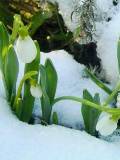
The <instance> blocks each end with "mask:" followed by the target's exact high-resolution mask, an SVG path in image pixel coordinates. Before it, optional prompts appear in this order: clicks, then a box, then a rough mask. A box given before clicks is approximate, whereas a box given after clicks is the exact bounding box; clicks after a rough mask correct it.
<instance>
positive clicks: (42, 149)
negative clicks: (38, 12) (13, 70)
mask: <svg viewBox="0 0 120 160" xmlns="http://www.w3.org/2000/svg"><path fill="white" fill-rule="evenodd" d="M50 1H52V2H55V1H57V2H58V3H59V7H60V13H61V14H62V16H63V18H64V20H65V23H66V25H67V26H68V28H69V29H70V30H72V31H73V30H74V29H75V28H76V27H77V24H78V23H77V20H76V19H75V20H73V21H71V18H70V15H71V13H72V11H73V10H74V6H75V4H76V3H77V1H78V0H76V3H74V2H75V1H74V0H50ZM96 4H97V11H98V15H99V16H100V19H99V18H98V19H97V20H96V41H97V44H98V55H99V57H100V58H101V62H102V68H103V70H104V71H105V77H106V79H107V80H108V81H109V82H111V84H112V86H114V85H115V83H116V81H117V80H118V77H119V73H118V68H117V66H118V64H117V41H118V39H119V36H120V23H119V19H120V11H119V10H120V4H119V5H118V6H117V7H115V6H113V5H112V0H104V3H103V0H96ZM109 17H110V18H112V20H111V21H110V22H106V19H107V18H109ZM46 58H50V59H51V60H52V62H53V63H54V65H55V68H56V70H57V73H58V86H57V93H56V97H59V96H63V95H73V96H78V97H82V92H83V90H84V89H86V88H87V89H88V90H89V91H90V93H92V94H93V95H94V94H95V93H96V92H98V93H100V97H101V102H102V101H103V100H104V99H105V98H106V96H107V95H106V94H105V92H103V91H102V90H101V89H100V88H98V87H97V86H96V85H95V84H94V83H93V82H92V81H91V80H90V79H87V78H85V77H83V76H82V75H83V70H84V66H83V65H81V64H78V63H77V62H76V61H75V60H73V57H72V56H71V55H69V54H68V53H67V52H65V51H63V50H60V51H54V52H51V53H48V54H45V53H41V61H42V63H44V61H45V59H46ZM22 71H23V64H21V65H20V74H19V80H18V84H19V81H20V79H21V77H22ZM0 77H1V75H0ZM18 84H17V86H18ZM39 105H40V104H39V101H36V103H35V111H34V114H36V115H38V116H40V114H41V110H40V107H39ZM53 110H54V111H56V112H57V114H58V118H59V124H61V125H63V126H67V127H70V128H74V129H69V128H65V127H62V126H55V125H51V126H47V127H44V126H41V125H40V124H36V125H28V124H26V123H23V122H21V121H19V120H18V119H17V117H16V116H15V115H14V113H12V112H11V110H10V106H9V104H8V103H7V102H6V99H5V91H4V88H3V84H2V81H1V79H0V146H1V149H0V158H1V160H14V159H15V160H21V159H23V160H27V159H29V160H39V159H45V160H56V159H57V160H67V159H68V160H79V159H81V160H96V159H98V160H101V159H102V160H113V157H114V160H119V157H120V152H119V148H120V140H119V139H120V136H119V132H120V131H118V135H117V133H114V134H113V137H107V138H105V137H101V138H102V139H105V140H107V141H109V142H107V141H104V140H101V139H97V138H95V137H92V136H90V135H88V134H87V133H85V132H84V131H80V130H75V129H82V128H83V127H84V124H83V118H82V115H81V104H79V103H75V102H71V101H65V102H64V101H62V102H59V103H57V104H55V106H54V107H53ZM116 135H117V136H116ZM114 136H115V137H114ZM110 141H111V143H110Z"/></svg>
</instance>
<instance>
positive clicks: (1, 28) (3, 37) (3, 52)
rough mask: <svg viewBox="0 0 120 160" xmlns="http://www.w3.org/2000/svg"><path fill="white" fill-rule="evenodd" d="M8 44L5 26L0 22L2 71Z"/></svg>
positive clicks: (0, 64)
mask: <svg viewBox="0 0 120 160" xmlns="http://www.w3.org/2000/svg"><path fill="white" fill-rule="evenodd" d="M8 46H9V35H8V32H7V29H6V27H5V26H4V24H3V23H2V22H0V69H1V70H2V72H3V73H4V57H5V55H6V54H7V50H8Z"/></svg>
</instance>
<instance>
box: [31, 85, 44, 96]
mask: <svg viewBox="0 0 120 160" xmlns="http://www.w3.org/2000/svg"><path fill="white" fill-rule="evenodd" d="M30 92H31V95H32V96H33V97H35V98H40V97H42V89H41V87H40V86H39V85H38V84H37V85H31V87H30Z"/></svg>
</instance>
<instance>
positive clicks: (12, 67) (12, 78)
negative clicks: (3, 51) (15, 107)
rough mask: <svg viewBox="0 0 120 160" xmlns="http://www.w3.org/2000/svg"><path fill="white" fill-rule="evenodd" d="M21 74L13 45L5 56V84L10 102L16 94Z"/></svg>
mask: <svg viewBox="0 0 120 160" xmlns="http://www.w3.org/2000/svg"><path fill="white" fill-rule="evenodd" d="M18 72H19V63H18V59H17V56H16V53H15V50H14V48H13V46H12V45H10V46H9V48H8V53H7V55H6V56H5V73H4V74H5V82H6V86H7V90H8V100H9V101H10V100H11V97H12V96H15V94H16V82H17V78H18Z"/></svg>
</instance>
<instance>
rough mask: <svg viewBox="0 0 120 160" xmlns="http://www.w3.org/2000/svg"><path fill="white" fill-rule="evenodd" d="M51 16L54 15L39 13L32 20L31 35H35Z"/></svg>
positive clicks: (45, 12) (46, 12)
mask: <svg viewBox="0 0 120 160" xmlns="http://www.w3.org/2000/svg"><path fill="white" fill-rule="evenodd" d="M51 16H52V13H51V12H48V11H44V12H41V11H39V12H37V13H36V14H35V15H34V16H33V18H32V20H31V27H30V35H34V33H35V32H36V31H37V29H38V28H39V27H40V26H41V25H42V24H43V23H44V22H45V21H46V20H47V19H49V18H50V17H51Z"/></svg>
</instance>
